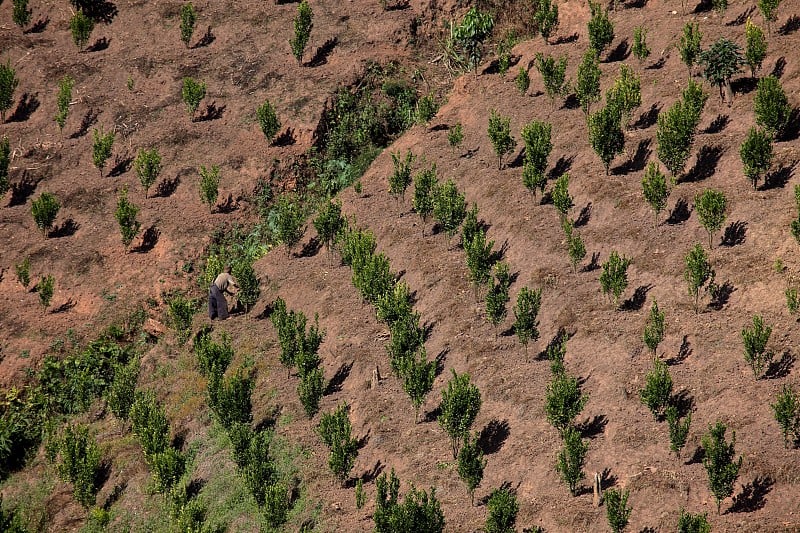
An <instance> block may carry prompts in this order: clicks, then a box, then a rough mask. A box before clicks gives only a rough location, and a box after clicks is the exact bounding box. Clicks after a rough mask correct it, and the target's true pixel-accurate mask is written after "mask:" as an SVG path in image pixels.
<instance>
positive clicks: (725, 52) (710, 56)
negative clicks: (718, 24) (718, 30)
mask: <svg viewBox="0 0 800 533" xmlns="http://www.w3.org/2000/svg"><path fill="white" fill-rule="evenodd" d="M700 62H701V63H702V64H703V67H704V68H705V73H704V74H705V77H706V79H707V80H708V82H709V83H710V84H711V85H713V86H715V87H718V88H719V96H720V98H721V99H722V101H723V102H726V103H727V104H728V106H731V105H732V104H733V89H731V78H732V77H733V76H734V75H736V74H738V73H739V72H741V70H742V64H743V63H744V58H743V57H742V49H741V47H740V46H739V45H738V44H736V43H734V42H733V41H731V40H729V39H726V38H725V37H721V38H720V39H719V40H717V41H716V42H715V43H714V44H712V45H711V47H710V48H709V49H708V50H705V51H703V52H701V53H700Z"/></svg>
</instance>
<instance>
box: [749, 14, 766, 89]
mask: <svg viewBox="0 0 800 533" xmlns="http://www.w3.org/2000/svg"><path fill="white" fill-rule="evenodd" d="M744 35H745V40H746V42H747V44H746V45H745V50H744V59H745V61H746V62H747V65H748V66H749V67H750V77H751V78H755V77H756V72H757V71H759V70H761V64H762V63H763V62H764V58H765V57H767V39H766V38H765V37H764V30H762V29H761V28H759V27H758V26H756V25H755V24H753V23H752V22H751V21H750V19H749V18H748V19H747V23H746V24H745V30H744Z"/></svg>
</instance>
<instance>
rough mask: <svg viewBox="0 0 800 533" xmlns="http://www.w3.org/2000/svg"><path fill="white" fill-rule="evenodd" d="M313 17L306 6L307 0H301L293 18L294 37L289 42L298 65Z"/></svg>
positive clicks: (312, 25) (300, 62) (300, 61)
mask: <svg viewBox="0 0 800 533" xmlns="http://www.w3.org/2000/svg"><path fill="white" fill-rule="evenodd" d="M313 16H314V13H313V11H312V10H311V6H309V5H308V0H303V1H302V2H300V4H298V6H297V15H296V16H295V18H294V37H292V38H291V39H290V40H289V45H290V46H291V47H292V54H293V55H294V57H295V59H297V64H298V65H302V64H303V52H304V51H305V49H306V46H307V45H308V40H309V38H310V37H311V29H312V28H313V27H314V21H313Z"/></svg>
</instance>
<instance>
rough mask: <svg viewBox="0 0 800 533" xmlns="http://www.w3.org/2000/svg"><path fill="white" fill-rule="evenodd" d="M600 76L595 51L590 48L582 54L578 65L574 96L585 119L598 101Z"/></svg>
mask: <svg viewBox="0 0 800 533" xmlns="http://www.w3.org/2000/svg"><path fill="white" fill-rule="evenodd" d="M600 74H601V72H600V65H599V59H598V54H597V50H595V49H593V48H590V49H589V50H587V51H586V52H585V53H584V54H583V59H582V60H581V63H580V65H578V74H577V80H576V82H575V96H577V97H578V101H579V102H580V104H581V109H583V113H584V114H585V115H586V117H587V118H588V117H589V111H590V110H591V106H592V104H593V103H594V102H597V101H598V100H600Z"/></svg>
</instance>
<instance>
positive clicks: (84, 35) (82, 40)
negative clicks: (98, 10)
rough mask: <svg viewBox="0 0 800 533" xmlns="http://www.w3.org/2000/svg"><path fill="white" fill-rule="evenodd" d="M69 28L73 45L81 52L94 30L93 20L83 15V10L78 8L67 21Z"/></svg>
mask: <svg viewBox="0 0 800 533" xmlns="http://www.w3.org/2000/svg"><path fill="white" fill-rule="evenodd" d="M69 30H70V32H71V33H72V41H73V42H74V43H75V46H77V47H78V50H79V51H81V52H83V49H84V48H85V47H86V43H88V42H89V37H90V36H91V35H92V31H93V30H94V20H92V18H91V17H89V16H87V15H85V14H84V13H83V11H81V10H78V11H76V12H75V14H74V15H73V16H72V18H71V19H70V21H69Z"/></svg>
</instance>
